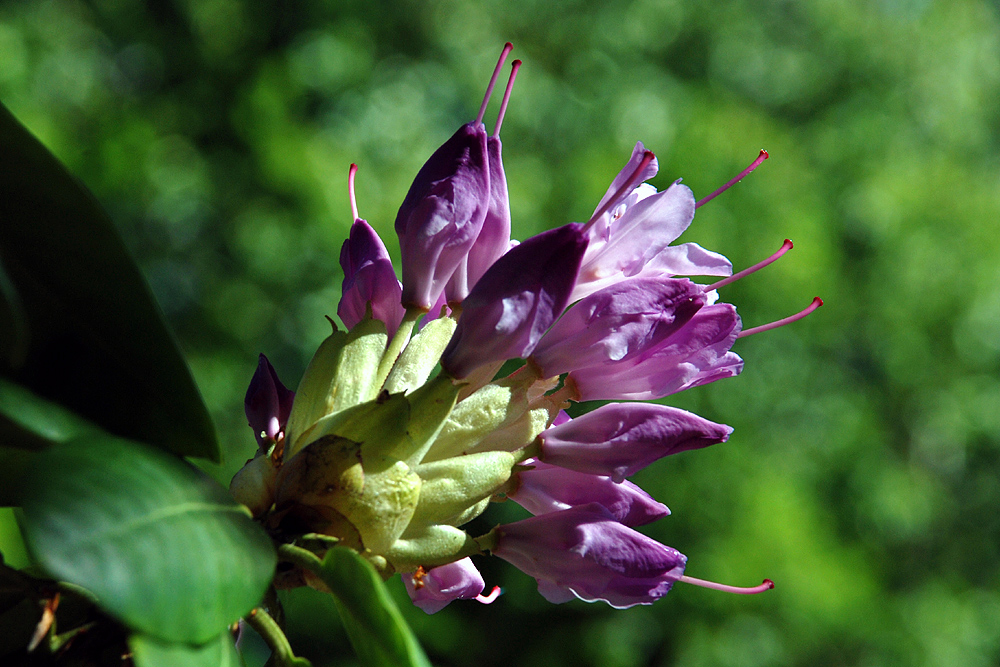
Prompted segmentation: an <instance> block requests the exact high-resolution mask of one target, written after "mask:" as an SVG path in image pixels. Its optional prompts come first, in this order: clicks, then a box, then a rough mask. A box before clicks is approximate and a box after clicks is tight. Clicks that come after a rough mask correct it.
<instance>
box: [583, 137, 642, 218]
mask: <svg viewBox="0 0 1000 667" xmlns="http://www.w3.org/2000/svg"><path fill="white" fill-rule="evenodd" d="M655 158H656V156H655V155H654V154H653V152H652V151H646V152H645V153H643V155H642V161H640V162H639V165H638V166H637V167H636V168H635V171H633V172H632V175H631V176H629V177H628V180H627V181H625V182H624V183H623V184H622V186H621V187H620V188H618V190H617V191H616V192H615V194H614V195H612V196H611V197H608V200H607V201H606V202H604V206H602V207H601V208H599V209H597V211H596V212H595V213H594V215H593V216H591V218H590V220H588V221H587V224H586V226H585V228H586V229H590V228H591V227H592V226H593V225H594V223H595V222H597V221H598V220H600V218H601V216H602V215H604V214H605V213H607V212H608V211H610V210H611V208H612V207H613V206H616V205H617V204H618V202H619V201H620V200H621V199H622V198H623V197H625V196H626V195H627V194H628V193H630V192H632V190H633V189H635V184H636V183H637V182H638V181H639V179H640V178H641V176H642V172H643V171H644V170H645V169H646V167H648V166H649V163H650V162H652V161H653V160H654V159H655Z"/></svg>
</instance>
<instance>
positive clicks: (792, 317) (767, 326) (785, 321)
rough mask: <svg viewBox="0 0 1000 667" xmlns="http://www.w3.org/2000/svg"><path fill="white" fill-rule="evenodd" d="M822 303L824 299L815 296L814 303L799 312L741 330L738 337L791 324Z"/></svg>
mask: <svg viewBox="0 0 1000 667" xmlns="http://www.w3.org/2000/svg"><path fill="white" fill-rule="evenodd" d="M822 305H823V299H821V298H819V297H818V296H817V297H813V300H812V303H810V304H809V305H808V306H806V307H805V308H803V309H802V310H800V311H799V312H797V313H795V314H794V315H789V316H788V317H785V318H783V319H780V320H778V321H777V322H771V323H770V324H762V325H760V326H759V327H754V328H752V329H747V330H745V331H741V332H740V333H739V334H738V335H737V336H736V337H737V338H743V337H744V336H752V335H754V334H756V333H760V332H761V331H770V330H771V329H777V328H778V327H783V326H785V325H786V324H791V323H792V322H795V321H796V320H801V319H802V318H803V317H805V316H806V315H808V314H809V313H811V312H813V311H814V310H816V309H817V308H819V307H820V306H822Z"/></svg>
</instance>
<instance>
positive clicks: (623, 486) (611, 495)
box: [507, 460, 670, 526]
mask: <svg viewBox="0 0 1000 667" xmlns="http://www.w3.org/2000/svg"><path fill="white" fill-rule="evenodd" d="M525 464H526V465H530V466H533V467H532V468H531V469H530V470H523V471H521V472H519V473H517V480H518V481H517V487H516V488H515V490H514V491H510V492H508V493H507V497H508V498H510V499H511V500H513V501H514V502H516V503H517V504H518V505H520V506H521V507H523V508H524V509H526V510H528V511H529V512H531V513H532V514H534V515H536V516H538V515H539V514H549V513H550V512H558V511H560V510H565V509H569V508H571V507H578V506H580V505H587V504H589V503H597V504H598V505H600V506H601V507H603V508H604V509H606V510H607V511H608V513H609V514H611V516H613V517H614V518H615V521H617V522H619V523H621V524H624V525H626V526H644V525H646V524H647V523H650V522H652V521H656V520H657V519H659V518H661V517H665V516H667V515H668V514H670V510H669V509H667V506H666V505H664V504H663V503H661V502H658V501H657V500H655V499H654V498H653V497H652V496H650V495H649V494H648V493H646V492H645V491H643V490H642V489H640V488H639V487H638V486H636V485H635V484H633V483H632V482H629V481H628V480H625V481H623V482H621V483H616V482H615V481H614V480H612V479H611V478H610V477H607V476H605V475H590V474H587V473H582V472H577V471H575V470H567V469H566V468H560V467H559V466H554V465H549V464H547V463H543V462H541V461H537V460H530V461H526V462H525Z"/></svg>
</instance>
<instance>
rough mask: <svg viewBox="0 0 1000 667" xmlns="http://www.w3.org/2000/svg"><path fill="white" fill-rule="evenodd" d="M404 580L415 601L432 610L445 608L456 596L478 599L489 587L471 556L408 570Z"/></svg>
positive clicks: (458, 597) (433, 611)
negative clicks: (434, 565) (426, 569)
mask: <svg viewBox="0 0 1000 667" xmlns="http://www.w3.org/2000/svg"><path fill="white" fill-rule="evenodd" d="M403 584H404V585H405V586H406V592H407V593H409V594H410V599H411V600H413V604H415V605H416V606H418V607H420V608H421V609H423V610H424V611H425V612H427V613H428V614H434V613H437V612H439V611H441V610H442V609H444V608H445V607H447V606H448V603H450V602H451V601H452V600H474V599H476V598H478V597H479V596H480V595H481V594H482V592H483V589H484V588H486V583H485V582H484V581H483V576H482V575H481V574H479V570H477V569H476V566H475V565H473V564H472V560H471V559H469V558H463V559H462V560H458V561H455V562H454V563H448V564H447V565H440V566H438V567H435V568H433V569H431V570H428V571H426V572H424V571H422V570H418V571H417V572H413V573H411V574H404V575H403Z"/></svg>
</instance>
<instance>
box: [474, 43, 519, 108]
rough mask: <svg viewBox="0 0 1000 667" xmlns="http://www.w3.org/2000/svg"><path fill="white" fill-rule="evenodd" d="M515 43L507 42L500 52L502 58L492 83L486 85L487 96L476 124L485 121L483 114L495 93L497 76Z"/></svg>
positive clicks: (491, 80)
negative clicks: (494, 87)
mask: <svg viewBox="0 0 1000 667" xmlns="http://www.w3.org/2000/svg"><path fill="white" fill-rule="evenodd" d="M513 48H514V45H513V44H511V43H510V42H507V43H506V44H504V45H503V51H501V52H500V59H499V60H498V61H497V66H496V67H495V68H493V78H491V79H490V85H489V86H487V87H486V96H485V97H483V105H482V106H481V107H479V115H478V116H476V125H479V124H480V123H482V122H483V116H485V115H486V105H487V104H489V102H490V95H492V94H493V86H495V85H496V83H497V77H498V76H500V68H502V67H503V61H505V60H507V54H508V53H510V51H511V49H513Z"/></svg>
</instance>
